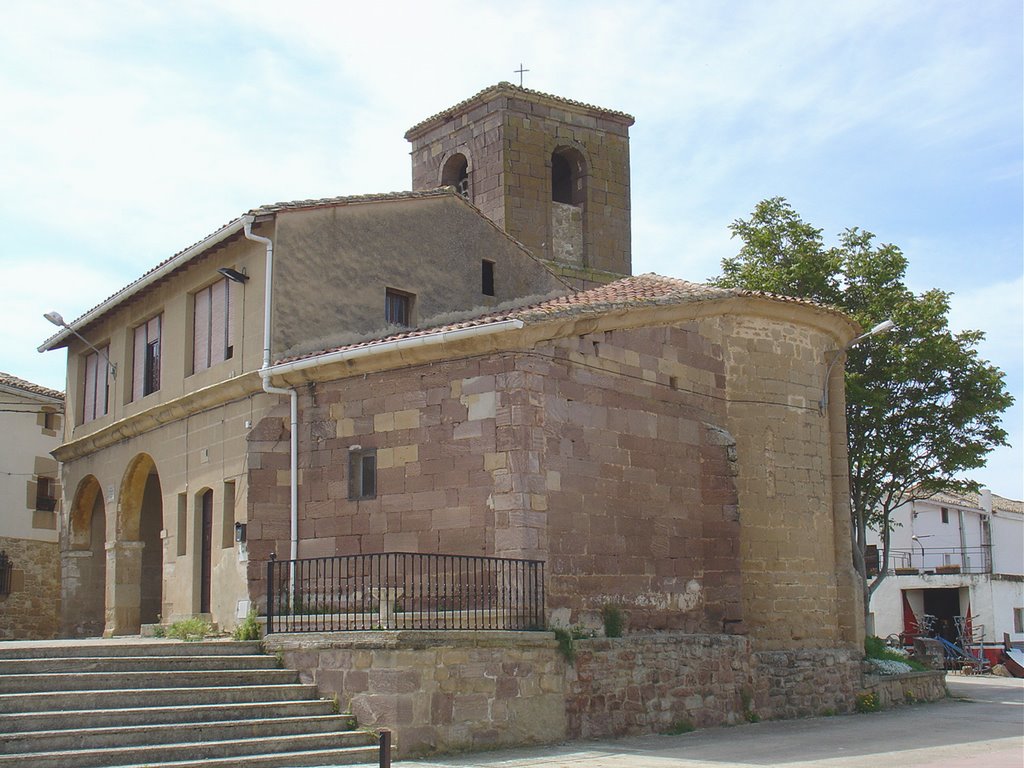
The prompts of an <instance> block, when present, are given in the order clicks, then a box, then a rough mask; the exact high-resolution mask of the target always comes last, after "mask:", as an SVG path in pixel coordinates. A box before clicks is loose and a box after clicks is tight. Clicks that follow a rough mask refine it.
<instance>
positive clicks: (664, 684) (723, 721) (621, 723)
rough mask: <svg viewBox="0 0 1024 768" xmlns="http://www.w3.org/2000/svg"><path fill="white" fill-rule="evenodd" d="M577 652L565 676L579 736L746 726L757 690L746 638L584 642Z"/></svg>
mask: <svg viewBox="0 0 1024 768" xmlns="http://www.w3.org/2000/svg"><path fill="white" fill-rule="evenodd" d="M577 647H578V650H577V654H576V663H575V665H573V666H570V667H568V669H567V671H566V684H567V690H566V710H567V716H568V728H569V734H570V736H571V737H573V738H583V739H599V738H607V737H615V736H624V735H626V734H636V733H665V732H667V731H670V730H672V729H673V728H674V727H677V726H678V725H680V724H681V723H689V724H690V725H693V726H695V727H699V728H703V727H707V726H713V725H727V724H728V725H733V724H736V723H739V722H742V721H743V714H744V701H745V699H744V691H749V690H750V685H751V667H750V661H751V660H750V653H749V650H750V649H749V642H748V641H747V640H746V639H745V638H742V637H734V636H728V635H685V634H682V633H678V632H663V633H656V634H650V635H630V636H627V637H623V638H615V639H596V640H580V641H577ZM747 695H749V693H748V694H747Z"/></svg>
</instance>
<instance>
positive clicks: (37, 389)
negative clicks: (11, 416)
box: [0, 371, 64, 400]
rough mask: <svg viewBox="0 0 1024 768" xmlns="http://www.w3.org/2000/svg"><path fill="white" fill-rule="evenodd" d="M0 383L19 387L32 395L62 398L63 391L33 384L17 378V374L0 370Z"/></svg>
mask: <svg viewBox="0 0 1024 768" xmlns="http://www.w3.org/2000/svg"><path fill="white" fill-rule="evenodd" d="M0 385H2V386H5V387H10V388H11V389H20V390H22V391H24V392H28V393H30V394H33V395H42V396H43V397H52V398H54V399H55V400H63V399H64V393H63V392H58V391H57V390H56V389H50V388H49V387H44V386H42V385H41V384H33V383H32V382H31V381H25V380H24V379H19V378H18V377H17V376H12V375H11V374H9V373H4V372H3V371H0Z"/></svg>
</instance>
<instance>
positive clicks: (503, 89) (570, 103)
mask: <svg viewBox="0 0 1024 768" xmlns="http://www.w3.org/2000/svg"><path fill="white" fill-rule="evenodd" d="M502 93H505V94H508V95H511V96H525V97H527V98H531V99H534V100H538V101H539V100H545V101H553V102H556V103H558V104H561V105H562V106H566V107H570V108H576V109H585V110H588V111H592V112H599V113H601V114H602V115H604V116H605V117H608V118H611V119H613V120H617V121H618V122H621V123H624V124H625V125H627V126H629V125H632V124H633V123H635V122H636V118H634V117H633V116H632V115H630V114H628V113H626V112H620V111H618V110H615V109H605V108H604V107H598V106H596V105H594V104H587V103H586V102H582V101H575V100H573V99H566V98H563V97H562V96H555V95H554V94H551V93H544V92H543V91H534V90H532V89H530V88H523V87H521V86H518V85H514V84H512V83H510V82H508V81H506V80H502V81H501V82H500V83H497V84H496V85H491V86H488V87H487V88H484V89H483V90H482V91H479V92H478V93H475V94H473V95H472V96H470V97H469V98H468V99H463V100H462V101H460V102H459V103H458V104H455V105H454V106H451V107H448V109H443V110H441V111H440V112H437V113H436V114H433V115H431V116H430V117H428V118H426V119H424V120H420V122H418V123H416V125H414V126H413V127H412V128H410V129H409V130H407V131H406V132H405V139H406V141H412V140H413V139H414V138H415V137H416V135H417V134H419V133H421V132H422V130H423V129H424V128H426V127H427V126H429V125H434V124H436V123H441V122H445V121H447V120H450V119H451V118H453V117H455V116H456V115H459V114H461V113H462V112H465V111H467V110H468V109H469V108H470V107H472V106H473V105H475V104H478V103H483V102H487V101H489V100H490V99H491V98H492V97H494V96H498V95H499V94H502Z"/></svg>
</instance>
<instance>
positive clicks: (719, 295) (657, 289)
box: [277, 273, 842, 363]
mask: <svg viewBox="0 0 1024 768" xmlns="http://www.w3.org/2000/svg"><path fill="white" fill-rule="evenodd" d="M730 296H760V297H764V298H770V299H773V300H778V301H785V302H790V303H796V304H804V305H807V306H813V307H817V308H818V309H822V310H824V311H826V312H830V313H834V314H836V315H842V313H841V312H839V311H837V310H833V309H829V308H828V307H821V306H820V305H818V304H815V303H814V302H811V301H807V300H805V299H796V298H792V297H788V296H775V295H773V294H768V293H762V292H758V291H745V290H740V289H738V288H719V287H717V286H713V285H705V284H703V283H692V282H690V281H688V280H680V279H678V278H674V277H664V276H662V275H656V274H654V273H647V274H643V275H634V276H632V277H626V278H623V279H622V280H616V281H615V282H613V283H608V284H606V285H602V286H599V287H597V288H592V289H590V290H587V291H579V292H574V293H570V294H566V295H564V296H558V297H556V298H553V299H547V300H545V301H541V302H539V303H536V304H531V305H528V306H524V307H516V308H512V309H506V310H502V311H499V312H489V313H486V314H481V315H477V316H475V317H469V318H466V319H464V320H460V321H457V322H452V323H446V324H443V325H437V326H430V327H424V328H415V329H410V330H407V331H402V332H400V333H393V334H389V335H387V336H379V337H376V338H371V339H365V340H363V341H359V342H354V343H352V344H345V345H342V346H338V347H333V348H331V349H325V350H318V351H314V352H307V353H304V354H301V355H295V356H291V357H287V358H284V359H282V360H278V361H277V363H289V362H294V361H296V360H304V359H308V358H314V357H319V356H321V355H327V354H332V353H335V352H344V351H348V350H353V349H361V348H364V347H371V346H373V345H375V344H381V343H383V342H388V341H398V340H400V339H412V338H416V337H420V336H428V335H432V334H436V333H445V332H449V331H456V330H461V329H464V328H473V327H476V326H481V325H490V324H493V323H499V322H502V321H506V320H520V321H522V322H524V323H527V324H529V323H538V322H543V321H546V320H552V319H557V318H560V317H573V316H582V315H597V314H603V313H605V312H609V311H612V310H616V309H639V308H642V307H655V306H669V305H674V304H686V303H690V302H697V301H708V300H711V299H724V298H728V297H730Z"/></svg>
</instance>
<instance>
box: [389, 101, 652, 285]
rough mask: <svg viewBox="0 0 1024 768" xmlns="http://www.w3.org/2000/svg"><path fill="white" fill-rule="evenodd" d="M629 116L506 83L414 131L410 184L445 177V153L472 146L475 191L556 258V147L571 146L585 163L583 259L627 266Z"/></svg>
mask: <svg viewBox="0 0 1024 768" xmlns="http://www.w3.org/2000/svg"><path fill="white" fill-rule="evenodd" d="M631 123H632V120H631V119H629V118H626V117H624V116H615V115H612V114H609V113H605V112H603V111H601V110H596V109H590V108H587V107H583V106H582V105H578V106H573V105H569V104H566V103H564V102H562V101H560V100H557V99H547V98H543V97H538V96H537V95H531V94H529V93H524V92H522V91H520V90H518V89H508V90H505V91H503V92H499V93H496V94H495V95H494V96H493V97H492V98H490V99H489V100H488V101H486V102H479V103H477V104H472V105H469V106H467V108H466V109H465V110H462V111H459V112H458V113H456V114H454V115H452V116H451V117H450V118H449V119H447V120H446V121H444V122H441V123H438V124H433V125H430V126H425V127H423V128H422V129H420V130H418V131H416V132H415V133H414V132H412V131H410V133H409V134H407V138H409V139H410V141H412V181H413V189H430V188H433V187H436V186H438V185H439V184H440V183H441V169H442V167H443V164H444V162H445V161H446V160H447V159H448V158H449V157H451V156H452V155H453V154H454V153H456V152H458V153H461V154H463V155H465V157H466V158H467V160H468V163H469V180H470V193H471V194H470V200H472V202H473V203H474V204H475V205H476V206H477V207H478V208H480V209H481V210H482V211H483V212H484V214H485V215H487V216H488V217H489V218H490V219H491V220H492V221H494V222H495V223H496V224H497V225H498V226H499V227H502V228H503V229H504V230H505V231H506V232H508V234H510V235H511V236H512V237H514V238H515V239H516V240H518V241H519V242H521V243H523V244H524V245H525V246H526V247H527V248H529V249H530V250H531V251H532V252H533V253H534V254H535V255H536V256H538V257H540V258H545V259H552V258H554V257H555V254H553V253H552V248H551V244H552V242H553V240H554V238H553V237H552V234H553V229H552V212H551V154H552V152H553V151H554V150H555V149H556V148H558V147H572V148H574V149H576V150H578V151H580V152H581V153H582V154H583V155H584V157H585V163H586V171H585V174H584V183H585V185H586V198H585V200H584V202H583V204H582V206H581V210H582V215H583V251H584V254H585V257H586V261H585V264H586V266H588V267H591V268H594V269H598V270H605V271H608V272H614V273H618V274H623V275H627V274H630V272H631V256H630V237H631V235H630V193H629V125H630V124H631Z"/></svg>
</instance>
